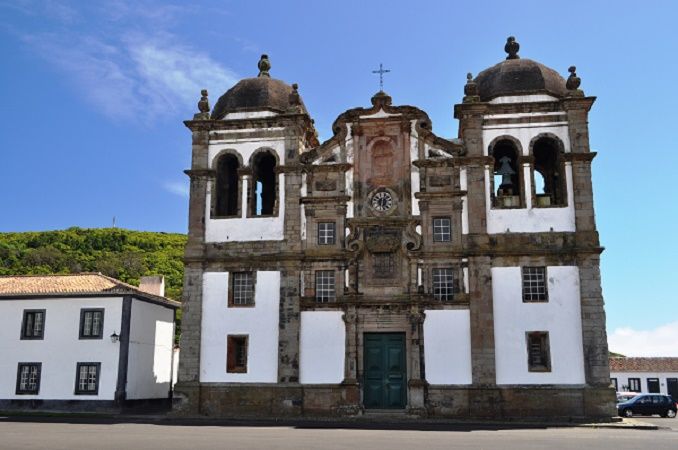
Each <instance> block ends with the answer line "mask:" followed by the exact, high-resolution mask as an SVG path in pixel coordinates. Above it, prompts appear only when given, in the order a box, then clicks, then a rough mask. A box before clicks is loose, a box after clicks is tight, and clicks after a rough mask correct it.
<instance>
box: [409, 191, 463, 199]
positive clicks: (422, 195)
mask: <svg viewBox="0 0 678 450" xmlns="http://www.w3.org/2000/svg"><path fill="white" fill-rule="evenodd" d="M466 194H468V192H467V191H461V190H459V191H458V190H450V189H447V190H444V191H434V192H430V191H427V192H416V193H415V194H414V198H416V199H419V200H431V199H437V198H449V197H462V196H464V195H466Z"/></svg>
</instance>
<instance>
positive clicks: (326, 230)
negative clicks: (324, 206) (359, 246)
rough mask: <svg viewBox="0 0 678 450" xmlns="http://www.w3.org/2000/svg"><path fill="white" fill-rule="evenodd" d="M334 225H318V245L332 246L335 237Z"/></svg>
mask: <svg viewBox="0 0 678 450" xmlns="http://www.w3.org/2000/svg"><path fill="white" fill-rule="evenodd" d="M336 228H337V227H336V225H335V223H334V222H319V223H318V244H319V245H334V242H335V236H336Z"/></svg>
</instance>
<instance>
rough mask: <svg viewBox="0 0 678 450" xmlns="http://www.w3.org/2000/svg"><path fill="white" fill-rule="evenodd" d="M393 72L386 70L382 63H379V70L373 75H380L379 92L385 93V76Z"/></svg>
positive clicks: (374, 71)
mask: <svg viewBox="0 0 678 450" xmlns="http://www.w3.org/2000/svg"><path fill="white" fill-rule="evenodd" d="M390 71H391V70H390V69H384V65H383V64H382V63H379V70H373V71H372V73H378V74H379V90H380V91H383V90H384V74H385V73H389V72H390Z"/></svg>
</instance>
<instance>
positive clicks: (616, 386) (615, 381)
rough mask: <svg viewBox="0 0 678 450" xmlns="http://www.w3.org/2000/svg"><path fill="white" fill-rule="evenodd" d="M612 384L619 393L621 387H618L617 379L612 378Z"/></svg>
mask: <svg viewBox="0 0 678 450" xmlns="http://www.w3.org/2000/svg"><path fill="white" fill-rule="evenodd" d="M610 384H611V385H612V387H613V388H614V390H615V391H619V386H618V385H617V379H616V378H610Z"/></svg>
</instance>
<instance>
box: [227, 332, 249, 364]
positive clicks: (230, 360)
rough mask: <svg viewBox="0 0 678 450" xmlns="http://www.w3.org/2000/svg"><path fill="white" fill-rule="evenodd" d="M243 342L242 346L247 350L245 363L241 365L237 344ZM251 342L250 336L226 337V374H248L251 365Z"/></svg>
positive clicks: (234, 335)
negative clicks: (238, 358)
mask: <svg viewBox="0 0 678 450" xmlns="http://www.w3.org/2000/svg"><path fill="white" fill-rule="evenodd" d="M240 340H242V341H243V343H242V346H243V347H244V349H245V362H244V364H243V365H239V364H238V361H236V359H237V355H236V354H235V351H236V348H235V347H236V342H237V341H240ZM249 341H250V337H249V335H248V334H228V335H226V373H247V368H248V364H249Z"/></svg>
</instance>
